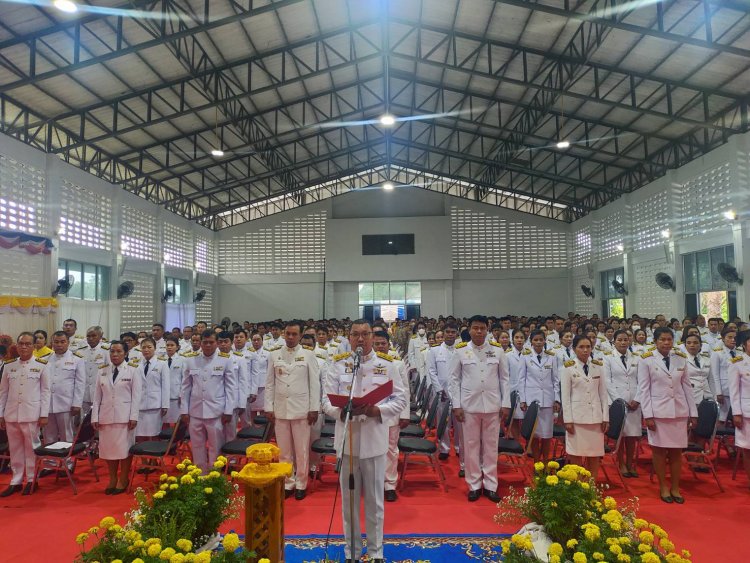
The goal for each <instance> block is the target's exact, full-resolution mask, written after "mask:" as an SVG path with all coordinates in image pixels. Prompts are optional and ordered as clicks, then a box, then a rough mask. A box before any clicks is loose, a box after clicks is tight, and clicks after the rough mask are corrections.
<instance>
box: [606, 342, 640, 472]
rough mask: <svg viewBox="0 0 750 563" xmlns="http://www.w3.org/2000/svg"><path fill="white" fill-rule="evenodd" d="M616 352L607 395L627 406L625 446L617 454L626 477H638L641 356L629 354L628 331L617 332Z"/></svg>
mask: <svg viewBox="0 0 750 563" xmlns="http://www.w3.org/2000/svg"><path fill="white" fill-rule="evenodd" d="M614 336H615V351H614V352H613V353H612V355H611V356H607V361H606V362H605V364H604V365H605V367H606V368H607V369H606V371H607V393H608V394H609V399H610V404H611V403H614V402H615V401H616V400H617V399H622V400H623V401H625V404H626V405H627V410H626V413H625V425H624V427H623V429H622V445H621V447H620V451H619V452H617V459H618V462H619V463H620V473H621V474H622V476H623V477H638V473H637V472H636V470H635V447H636V444H637V442H638V438H640V437H641V434H642V428H643V426H642V421H641V406H640V404H639V403H638V401H636V400H635V397H636V394H637V392H638V360H639V357H638V356H637V355H636V354H633V353H632V352H631V351H630V336H629V335H628V333H627V331H625V330H618V331H617V332H615V335H614Z"/></svg>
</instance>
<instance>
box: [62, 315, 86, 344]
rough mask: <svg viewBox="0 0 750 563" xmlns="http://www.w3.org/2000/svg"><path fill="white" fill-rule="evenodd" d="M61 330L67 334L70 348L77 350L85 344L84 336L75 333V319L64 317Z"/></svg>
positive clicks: (76, 326) (76, 325)
mask: <svg viewBox="0 0 750 563" xmlns="http://www.w3.org/2000/svg"><path fill="white" fill-rule="evenodd" d="M62 329H63V332H64V333H65V334H67V335H68V342H69V344H68V348H70V349H71V350H78V348H80V347H81V346H84V345H85V344H86V337H85V336H83V335H81V334H77V333H76V331H77V330H78V323H77V322H76V320H75V319H65V320H64V321H63V327H62Z"/></svg>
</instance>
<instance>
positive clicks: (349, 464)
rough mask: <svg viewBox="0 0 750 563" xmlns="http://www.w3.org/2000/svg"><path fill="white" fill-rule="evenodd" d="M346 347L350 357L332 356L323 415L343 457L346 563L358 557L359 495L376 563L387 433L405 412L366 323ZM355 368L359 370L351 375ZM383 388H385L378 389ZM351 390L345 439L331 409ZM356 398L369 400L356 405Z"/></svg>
mask: <svg viewBox="0 0 750 563" xmlns="http://www.w3.org/2000/svg"><path fill="white" fill-rule="evenodd" d="M349 343H350V344H351V349H352V352H345V353H343V354H337V355H335V356H333V357H332V359H331V367H330V369H329V370H328V373H327V375H326V382H325V393H323V410H324V411H325V413H326V414H327V415H329V416H331V417H334V418H336V433H335V439H334V445H335V448H336V453H337V454H339V455H341V454H343V459H342V465H341V471H340V472H339V478H340V479H341V489H342V513H343V519H344V535H345V537H346V547H345V553H346V561H347V563H349V562H353V561H359V558H360V557H361V555H362V540H361V537H359V536H361V532H360V529H361V528H360V523H359V504H360V495H361V494H364V498H365V519H366V524H365V529H366V532H367V545H368V548H367V554H368V557H369V560H370V561H373V562H375V563H378V562H382V561H383V519H384V518H383V517H384V512H385V508H384V501H383V494H384V493H383V490H384V483H385V466H386V453H387V452H388V434H389V428H390V427H391V426H392V425H394V424H398V418H399V415H400V414H401V412H402V411H403V410H404V407H405V406H406V392H405V390H404V388H403V386H402V384H401V378H400V376H399V373H398V370H397V368H396V366H395V365H394V363H393V359H392V358H391V357H390V356H388V355H387V354H378V353H376V352H374V351H373V349H372V344H373V330H372V326H371V325H370V323H369V321H366V320H362V319H360V320H357V321H354V323H353V324H352V327H351V332H350V334H349ZM360 351H361V353H360ZM358 356H359V357H358ZM357 364H358V366H359V367H358V368H357V369H356V370H355V367H356V365H357ZM355 371H356V373H355ZM383 385H385V387H383V388H381V386H383ZM352 386H353V394H352V396H353V397H354V398H355V400H354V410H353V411H352V419H351V420H352V422H351V433H349V432H347V430H348V429H347V427H346V426H345V425H344V419H345V418H346V412H345V410H344V409H343V408H341V407H340V406H335V405H341V404H343V403H344V402H345V398H346V397H348V395H349V391H350V389H352ZM391 386H392V390H391V391H390V393H389V394H388V395H386V396H385V397H383V398H381V395H382V394H383V392H384V391H387V390H388V388H390V387H391ZM342 397H343V399H342ZM360 397H369V398H370V399H369V400H359V401H358V400H356V399H357V398H360ZM361 403H364V404H361ZM350 468H351V470H352V473H353V475H354V494H353V497H354V498H353V506H350V495H349V472H350ZM350 509H351V510H350ZM351 530H354V534H355V538H354V541H355V550H356V553H351V545H352V537H351Z"/></svg>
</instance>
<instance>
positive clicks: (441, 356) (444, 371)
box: [407, 342, 456, 418]
mask: <svg viewBox="0 0 750 563" xmlns="http://www.w3.org/2000/svg"><path fill="white" fill-rule="evenodd" d="M455 353H456V343H455V342H454V343H453V346H448V344H446V343H445V342H443V343H442V344H440V345H439V346H432V347H430V349H429V351H428V353H427V373H428V375H429V376H430V383H432V389H433V390H434V391H435V392H436V393H440V392H441V391H442V392H443V393H445V394H446V395H450V383H451V374H450V370H449V369H448V368H449V366H450V361H451V358H452V357H453V354H455ZM407 418H408V417H407Z"/></svg>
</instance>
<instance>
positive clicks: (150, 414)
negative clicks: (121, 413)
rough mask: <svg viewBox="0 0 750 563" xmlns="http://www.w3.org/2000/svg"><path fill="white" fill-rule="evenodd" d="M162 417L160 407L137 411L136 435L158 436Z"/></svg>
mask: <svg viewBox="0 0 750 563" xmlns="http://www.w3.org/2000/svg"><path fill="white" fill-rule="evenodd" d="M163 420H164V419H163V418H162V417H161V409H149V410H147V411H140V412H139V413H138V426H136V427H135V432H136V434H135V435H136V436H138V437H141V436H147V437H151V436H158V435H159V433H160V432H161V425H162V421H163Z"/></svg>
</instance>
